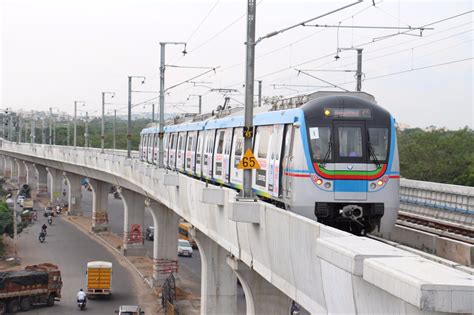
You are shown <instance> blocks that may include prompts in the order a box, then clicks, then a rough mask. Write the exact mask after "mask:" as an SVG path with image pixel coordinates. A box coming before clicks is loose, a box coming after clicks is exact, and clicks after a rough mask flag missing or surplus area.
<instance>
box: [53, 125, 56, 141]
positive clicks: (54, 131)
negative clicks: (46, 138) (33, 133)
mask: <svg viewBox="0 0 474 315" xmlns="http://www.w3.org/2000/svg"><path fill="white" fill-rule="evenodd" d="M53 145H56V120H54V119H53Z"/></svg>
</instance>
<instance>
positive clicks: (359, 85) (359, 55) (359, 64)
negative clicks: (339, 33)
mask: <svg viewBox="0 0 474 315" xmlns="http://www.w3.org/2000/svg"><path fill="white" fill-rule="evenodd" d="M356 50H357V72H356V77H357V86H356V90H357V92H360V91H362V48H357V49H356Z"/></svg>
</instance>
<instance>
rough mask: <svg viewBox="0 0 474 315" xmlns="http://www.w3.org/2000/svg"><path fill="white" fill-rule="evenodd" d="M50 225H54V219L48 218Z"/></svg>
mask: <svg viewBox="0 0 474 315" xmlns="http://www.w3.org/2000/svg"><path fill="white" fill-rule="evenodd" d="M48 224H49V225H51V224H53V217H48Z"/></svg>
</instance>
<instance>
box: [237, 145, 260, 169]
mask: <svg viewBox="0 0 474 315" xmlns="http://www.w3.org/2000/svg"><path fill="white" fill-rule="evenodd" d="M237 168H238V169H239V170H258V169H260V164H258V161H257V159H256V158H255V155H253V152H252V150H251V149H247V151H246V152H245V154H244V156H243V157H242V159H241V160H240V162H239V165H237Z"/></svg>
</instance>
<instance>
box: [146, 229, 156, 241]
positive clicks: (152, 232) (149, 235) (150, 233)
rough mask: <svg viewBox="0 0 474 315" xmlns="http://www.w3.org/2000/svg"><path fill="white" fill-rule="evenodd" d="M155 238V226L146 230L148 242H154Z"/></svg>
mask: <svg viewBox="0 0 474 315" xmlns="http://www.w3.org/2000/svg"><path fill="white" fill-rule="evenodd" d="M154 237H155V227H154V226H149V227H147V228H146V230H145V239H146V240H148V241H153V238H154Z"/></svg>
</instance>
